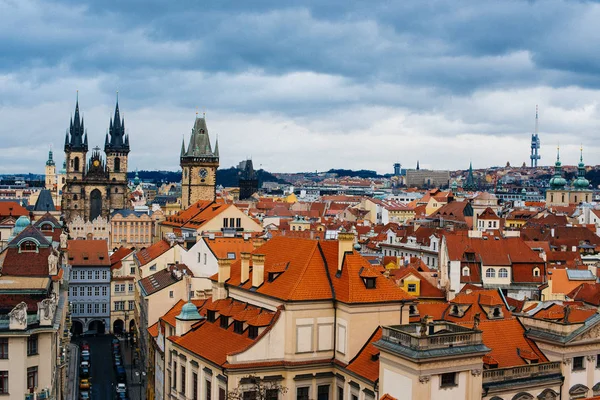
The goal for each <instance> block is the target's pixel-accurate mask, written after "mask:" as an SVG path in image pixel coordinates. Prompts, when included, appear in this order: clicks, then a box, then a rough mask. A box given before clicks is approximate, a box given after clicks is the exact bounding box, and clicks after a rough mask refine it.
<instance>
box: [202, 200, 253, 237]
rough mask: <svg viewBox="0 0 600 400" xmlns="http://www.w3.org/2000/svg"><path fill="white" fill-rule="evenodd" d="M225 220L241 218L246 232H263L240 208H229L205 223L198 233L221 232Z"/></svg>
mask: <svg viewBox="0 0 600 400" xmlns="http://www.w3.org/2000/svg"><path fill="white" fill-rule="evenodd" d="M223 218H241V227H242V228H244V232H262V230H263V228H262V226H261V225H260V224H257V223H256V222H254V220H252V218H250V217H249V216H247V215H246V214H244V213H243V212H242V211H240V209H239V208H237V207H235V206H229V207H227V208H226V209H225V210H223V212H221V213H219V215H217V216H215V217H214V218H213V219H211V220H210V221H207V222H206V223H204V224H203V225H202V226H201V227H200V228H198V231H204V232H220V231H221V228H223Z"/></svg>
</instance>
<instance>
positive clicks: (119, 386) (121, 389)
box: [115, 383, 127, 393]
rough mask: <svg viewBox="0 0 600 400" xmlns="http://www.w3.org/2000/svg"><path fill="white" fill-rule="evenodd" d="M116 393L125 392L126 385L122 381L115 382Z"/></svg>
mask: <svg viewBox="0 0 600 400" xmlns="http://www.w3.org/2000/svg"><path fill="white" fill-rule="evenodd" d="M115 390H116V391H117V393H127V385H125V384H124V383H117V387H116V388H115Z"/></svg>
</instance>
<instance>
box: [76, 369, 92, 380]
mask: <svg viewBox="0 0 600 400" xmlns="http://www.w3.org/2000/svg"><path fill="white" fill-rule="evenodd" d="M79 377H80V378H89V377H90V369H89V368H87V367H85V368H81V372H80V373H79Z"/></svg>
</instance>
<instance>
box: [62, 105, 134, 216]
mask: <svg viewBox="0 0 600 400" xmlns="http://www.w3.org/2000/svg"><path fill="white" fill-rule="evenodd" d="M87 152H88V135H87V130H86V129H85V128H84V123H83V117H81V116H80V113H79V99H78V100H77V103H76V105H75V116H74V117H73V118H71V122H70V125H69V129H67V134H66V137H65V161H66V167H67V171H66V183H65V186H64V190H63V196H62V202H61V207H62V211H63V215H64V217H65V220H66V221H67V222H70V221H72V220H73V219H74V218H75V217H77V216H81V217H82V218H83V219H84V220H85V221H93V220H94V219H96V218H97V217H103V218H106V219H108V216H109V215H110V212H111V211H112V210H116V209H123V208H126V207H127V204H128V203H127V197H128V188H127V157H128V154H129V136H128V135H126V134H125V121H124V119H123V118H122V117H121V115H120V113H119V101H118V100H117V105H116V107H115V115H114V118H112V119H111V120H110V124H109V129H108V132H107V133H106V139H105V142H104V153H105V159H103V157H102V155H101V153H100V148H99V147H96V148H94V149H93V152H92V156H91V158H90V159H89V161H88V160H87Z"/></svg>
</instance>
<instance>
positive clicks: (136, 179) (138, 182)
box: [133, 170, 140, 186]
mask: <svg viewBox="0 0 600 400" xmlns="http://www.w3.org/2000/svg"><path fill="white" fill-rule="evenodd" d="M139 184H140V177H139V175H138V172H137V170H136V171H135V178H133V186H138V185H139Z"/></svg>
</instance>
